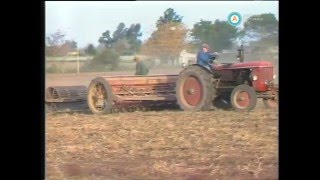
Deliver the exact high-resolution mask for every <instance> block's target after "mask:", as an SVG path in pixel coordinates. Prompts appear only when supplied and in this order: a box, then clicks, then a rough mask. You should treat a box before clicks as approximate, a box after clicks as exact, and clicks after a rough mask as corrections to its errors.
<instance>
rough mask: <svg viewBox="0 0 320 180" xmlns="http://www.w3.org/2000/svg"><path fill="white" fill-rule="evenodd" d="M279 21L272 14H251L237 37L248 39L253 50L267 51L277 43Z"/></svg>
mask: <svg viewBox="0 0 320 180" xmlns="http://www.w3.org/2000/svg"><path fill="white" fill-rule="evenodd" d="M278 30H279V22H278V20H277V18H276V17H275V15H274V14H272V13H265V14H260V15H253V16H251V17H249V18H248V19H247V20H246V22H245V23H244V28H243V30H242V31H241V32H240V33H239V36H238V37H239V39H249V43H250V47H251V48H252V49H253V52H263V51H266V52H268V51H269V49H273V48H275V47H276V46H278V44H279V41H278V40H279V38H278V36H279V34H278V32H279V31H278Z"/></svg>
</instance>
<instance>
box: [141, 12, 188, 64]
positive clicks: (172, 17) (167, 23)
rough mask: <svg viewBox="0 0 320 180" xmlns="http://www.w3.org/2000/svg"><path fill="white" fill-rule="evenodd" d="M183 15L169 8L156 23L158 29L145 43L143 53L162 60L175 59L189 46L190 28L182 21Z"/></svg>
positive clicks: (164, 61)
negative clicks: (187, 37)
mask: <svg viewBox="0 0 320 180" xmlns="http://www.w3.org/2000/svg"><path fill="white" fill-rule="evenodd" d="M182 18H183V17H182V16H179V15H177V13H176V12H175V11H174V9H172V8H168V9H167V10H166V11H165V12H164V15H163V16H161V17H160V18H159V19H158V21H157V23H156V25H157V29H156V30H155V31H154V32H153V33H152V34H151V37H150V38H149V39H148V40H147V41H146V43H145V44H144V45H143V47H142V49H141V52H142V53H143V54H146V55H149V56H154V57H158V58H160V60H161V62H163V63H166V62H167V61H172V62H173V61H174V60H175V59H177V58H178V56H179V55H180V53H181V51H182V50H183V49H186V48H187V43H186V35H187V33H188V31H189V30H188V29H187V28H186V26H185V25H184V24H183V23H182Z"/></svg>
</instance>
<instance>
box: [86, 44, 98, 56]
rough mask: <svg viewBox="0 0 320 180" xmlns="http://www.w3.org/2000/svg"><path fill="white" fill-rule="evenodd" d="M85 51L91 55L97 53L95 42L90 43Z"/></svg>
mask: <svg viewBox="0 0 320 180" xmlns="http://www.w3.org/2000/svg"><path fill="white" fill-rule="evenodd" d="M85 53H86V54H89V55H96V53H97V51H96V49H95V47H94V46H93V44H89V45H88V47H87V48H86V49H85Z"/></svg>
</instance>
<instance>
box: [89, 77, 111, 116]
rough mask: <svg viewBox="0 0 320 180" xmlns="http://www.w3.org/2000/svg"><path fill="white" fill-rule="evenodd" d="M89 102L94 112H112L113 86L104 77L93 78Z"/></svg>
mask: <svg viewBox="0 0 320 180" xmlns="http://www.w3.org/2000/svg"><path fill="white" fill-rule="evenodd" d="M87 102H88V106H89V109H90V110H91V112H92V113H94V114H108V113H111V109H112V107H113V93H112V89H111V86H110V85H109V84H108V82H106V80H105V79H103V78H100V77H98V78H96V79H93V80H92V81H91V83H90V85H89V87H88V95H87Z"/></svg>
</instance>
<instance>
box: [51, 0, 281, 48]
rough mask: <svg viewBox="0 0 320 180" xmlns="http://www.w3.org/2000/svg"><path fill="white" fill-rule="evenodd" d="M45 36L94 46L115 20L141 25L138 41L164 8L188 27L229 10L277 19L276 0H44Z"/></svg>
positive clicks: (224, 13) (221, 15)
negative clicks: (58, 35)
mask: <svg viewBox="0 0 320 180" xmlns="http://www.w3.org/2000/svg"><path fill="white" fill-rule="evenodd" d="M45 6H46V8H45V10H46V12H45V16H46V17H45V26H46V32H45V33H46V36H48V35H50V34H51V33H54V32H56V31H57V30H58V29H59V30H61V31H63V32H65V33H66V34H67V38H66V39H73V40H75V41H76V42H77V43H78V46H79V47H84V46H86V45H87V44H89V43H93V44H94V45H98V39H99V37H100V36H101V34H102V33H103V32H105V31H106V30H110V31H111V34H112V33H113V31H114V30H115V29H116V27H117V26H118V24H119V23H121V22H123V23H125V25H126V27H129V26H130V25H131V24H133V23H140V24H141V32H142V34H143V36H142V38H141V39H142V40H145V39H147V38H148V37H149V36H150V34H151V33H152V31H154V30H155V23H156V21H157V20H158V19H159V17H160V16H163V13H164V11H165V10H166V9H168V8H173V9H174V10H175V12H177V14H178V15H181V16H183V19H182V22H183V23H185V24H186V25H187V26H188V28H190V29H191V28H192V27H193V25H194V24H195V23H197V22H199V21H200V20H201V19H202V20H209V21H215V20H216V19H220V20H227V17H228V15H229V14H230V13H231V12H238V13H240V14H241V15H242V16H243V19H244V20H245V19H246V18H247V17H249V16H251V15H256V14H262V13H273V14H275V15H276V17H277V19H279V12H278V9H279V4H278V1H126V2H124V1H105V2H102V1H95V2H92V1H90V2H89V1H78V2H76V1H56V2H53V1H46V3H45Z"/></svg>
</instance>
